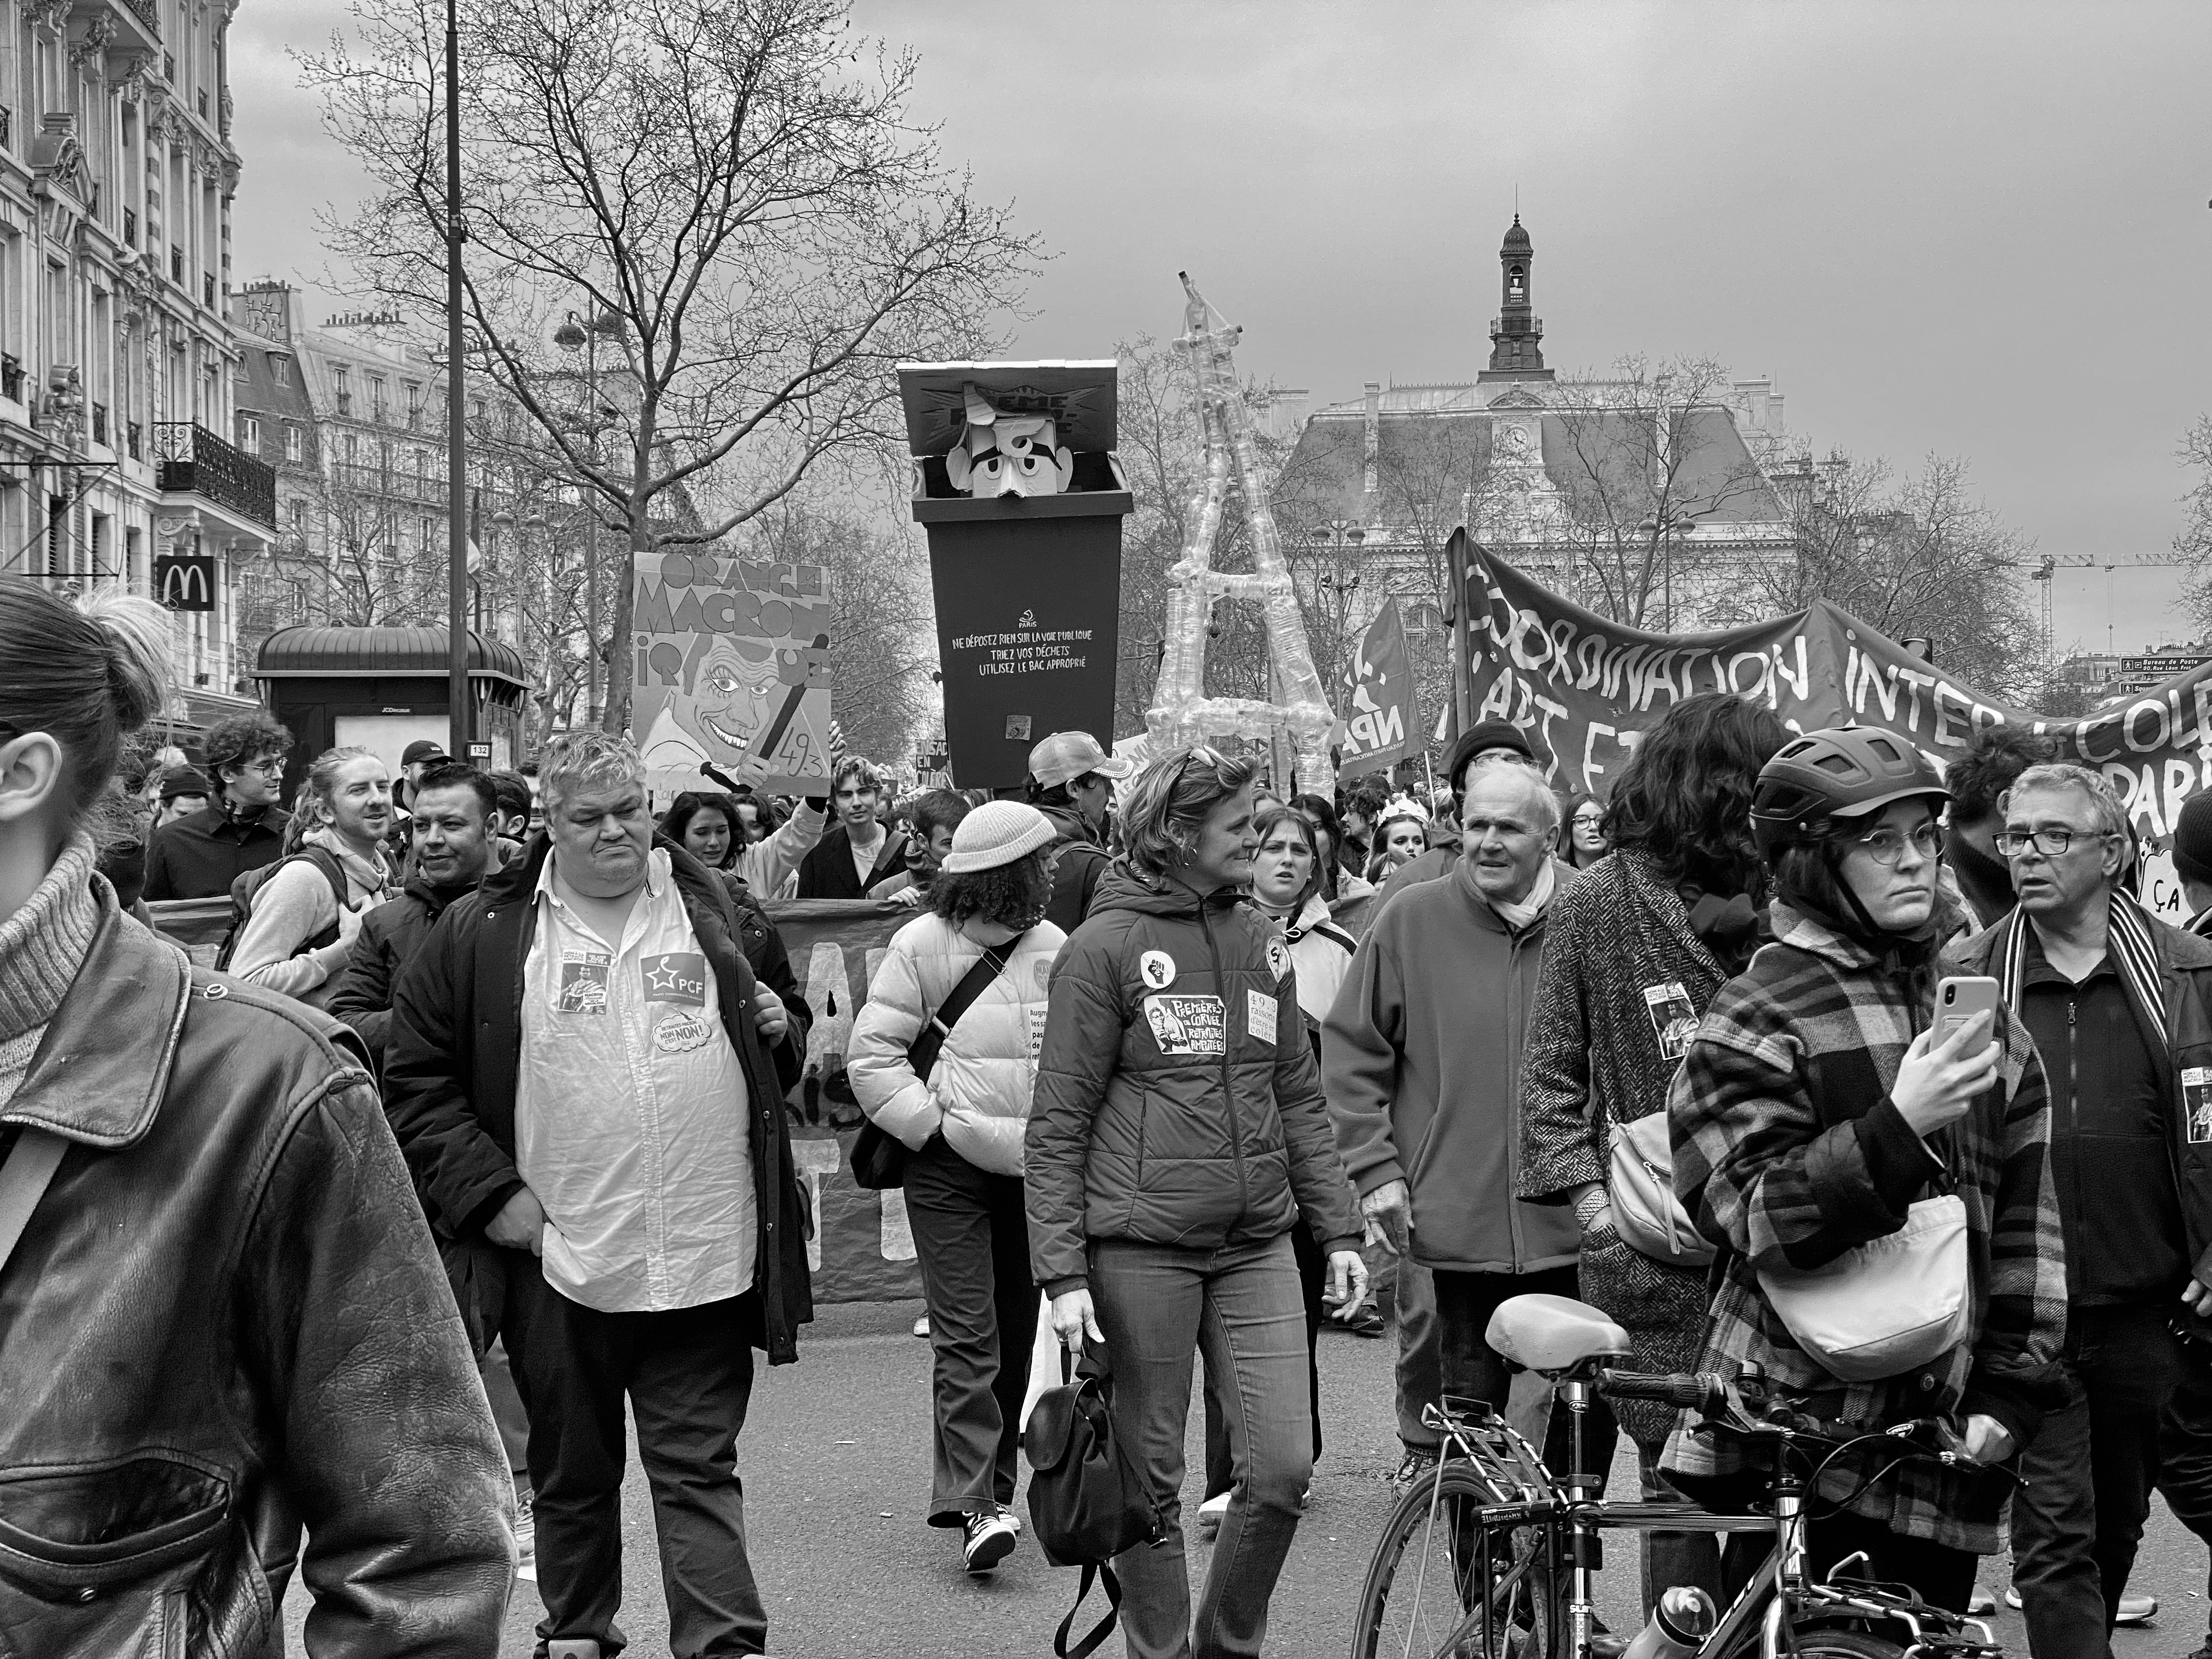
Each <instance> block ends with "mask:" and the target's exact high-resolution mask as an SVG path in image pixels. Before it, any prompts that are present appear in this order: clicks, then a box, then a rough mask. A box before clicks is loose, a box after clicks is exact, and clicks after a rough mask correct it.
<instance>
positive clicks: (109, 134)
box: [0, 0, 275, 726]
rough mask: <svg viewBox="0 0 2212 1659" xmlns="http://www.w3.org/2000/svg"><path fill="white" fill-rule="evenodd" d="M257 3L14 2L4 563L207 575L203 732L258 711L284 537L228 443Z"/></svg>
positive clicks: (33, 571)
mask: <svg viewBox="0 0 2212 1659" xmlns="http://www.w3.org/2000/svg"><path fill="white" fill-rule="evenodd" d="M234 9H235V0H0V99H4V100H5V101H4V102H0V571H4V572H7V573H9V574H18V575H26V576H29V577H32V578H33V579H35V580H42V581H45V582H47V583H49V584H51V585H53V586H58V587H63V588H69V589H74V590H77V591H82V590H85V589H89V588H96V587H100V586H107V585H111V584H122V585H126V586H131V587H133V588H136V589H138V590H141V591H155V590H156V589H157V587H158V586H159V585H160V579H161V578H162V577H165V576H170V575H172V573H171V572H170V571H169V570H168V569H167V566H168V564H169V562H171V561H173V560H177V559H181V560H183V561H185V564H184V565H183V566H181V567H179V570H178V572H176V573H174V574H173V582H174V585H173V586H172V587H171V588H170V590H169V592H170V596H171V597H172V598H173V599H179V600H180V601H182V602H184V603H185V604H187V605H191V606H193V607H195V608H192V609H180V610H179V611H178V612H177V616H176V622H175V634H176V661H177V665H178V668H179V680H180V682H181V685H180V690H179V696H178V702H177V703H176V704H175V705H174V706H173V708H172V709H171V711H170V713H171V715H172V717H173V718H174V719H176V720H180V721H182V722H184V723H185V724H186V725H188V726H189V725H200V724H204V723H205V722H207V721H209V720H216V719H219V718H221V717H222V715H223V714H228V713H230V712H233V711H234V710H235V709H238V708H244V707H246V706H247V705H248V704H249V703H250V702H252V682H251V680H250V679H249V678H248V675H249V674H250V671H251V667H252V665H251V663H250V661H249V660H247V659H245V658H244V657H242V656H241V654H240V649H239V642H238V635H237V621H238V605H237V592H238V588H237V584H238V578H239V574H240V572H241V571H242V570H245V569H248V568H252V565H253V563H254V562H256V561H257V560H258V559H259V558H260V557H261V556H262V555H263V554H264V553H265V551H266V550H267V549H268V547H269V545H270V539H271V537H272V535H273V532H274V529H275V523H274V520H275V508H274V477H273V475H272V474H271V473H270V470H269V469H268V468H267V467H265V466H264V465H261V464H260V463H259V462H258V461H257V460H255V459H253V458H252V457H251V456H248V455H246V454H244V453H241V452H240V450H239V449H238V447H236V446H235V445H234V444H233V443H232V442H231V441H230V440H229V437H228V434H229V432H230V430H231V415H232V381H233V376H234V372H235V370H236V368H237V366H238V362H239V356H238V345H237V340H236V337H235V335H234V331H232V329H231V327H230V325H229V323H228V319H227V318H226V316H225V307H226V305H227V302H228V289H229V283H230V207H231V198H232V196H233V194H234V191H236V189H237V187H238V179H239V161H238V153H237V151H236V150H235V149H233V148H232V145H231V142H230V125H231V100H230V92H229V88H228V83H227V80H226V67H225V35H226V33H227V31H228V27H229V24H230V20H231V16H232V14H233V12H234ZM202 605H204V606H205V607H207V608H204V609H203V608H197V607H199V606H202Z"/></svg>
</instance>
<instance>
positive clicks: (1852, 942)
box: [1661, 727, 2066, 1612]
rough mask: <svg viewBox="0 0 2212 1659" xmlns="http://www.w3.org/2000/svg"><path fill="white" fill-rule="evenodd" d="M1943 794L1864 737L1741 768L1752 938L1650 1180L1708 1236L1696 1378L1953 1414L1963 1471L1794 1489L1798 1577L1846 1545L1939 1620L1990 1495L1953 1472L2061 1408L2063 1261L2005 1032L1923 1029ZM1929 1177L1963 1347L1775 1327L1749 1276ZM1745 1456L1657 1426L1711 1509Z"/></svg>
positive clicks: (1834, 1236)
mask: <svg viewBox="0 0 2212 1659" xmlns="http://www.w3.org/2000/svg"><path fill="white" fill-rule="evenodd" d="M1948 799H1950V798H1949V796H1948V794H1947V793H1945V791H1944V788H1943V785H1942V780H1941V779H1940V778H1939V777H1938V776H1937V775H1936V770H1935V769H1934V767H1932V766H1931V765H1930V764H1929V763H1928V761H1927V760H1926V759H1925V758H1924V757H1923V756H1922V755H1921V754H1920V752H1919V751H1918V750H1917V749H1915V748H1913V747H1912V746H1911V744H1910V743H1909V742H1908V741H1906V740H1905V739H1904V738H1899V737H1896V736H1894V735H1893V734H1891V733H1889V732H1883V731H1881V730H1879V729H1875V728H1869V727H1851V728H1848V729H1843V730H1836V731H1827V732H1813V733H1811V734H1809V735H1808V736H1806V737H1803V738H1799V739H1797V740H1796V741H1795V742H1793V743H1791V744H1788V745H1787V746H1786V747H1784V749H1783V750H1781V751H1780V752H1779V753H1778V754H1777V755H1776V756H1775V757H1774V758H1773V759H1772V760H1771V761H1769V762H1768V763H1766V765H1765V768H1763V769H1761V771H1760V774H1759V788H1758V791H1757V793H1755V795H1754V796H1753V803H1752V814H1751V816H1752V825H1753V831H1754V833H1755V834H1756V835H1757V836H1758V838H1759V848H1760V850H1761V851H1762V852H1763V853H1764V854H1765V856H1766V860H1767V862H1768V865H1769V867H1770V868H1771V871H1772V873H1773V879H1774V887H1775V892H1776V896H1775V899H1774V901H1773V904H1772V907H1771V915H1772V922H1773V928H1774V936H1775V942H1774V944H1773V945H1771V946H1769V947H1768V948H1766V949H1765V950H1763V951H1760V952H1759V954H1758V955H1757V956H1755V957H1753V959H1752V962H1751V965H1750V967H1749V968H1748V969H1746V970H1745V971H1744V972H1743V973H1741V974H1740V975H1737V976H1736V977H1735V979H1732V980H1730V981H1729V982H1728V983H1727V984H1726V985H1724V986H1723V987H1721V990H1720V993H1719V994H1718V995H1717V996H1716V997H1715V998H1714V1000H1713V1003H1712V1006H1711V1008H1710V1009H1709V1010H1708V1011H1707V1012H1706V1014H1705V1020H1704V1023H1703V1024H1701V1025H1700V1026H1699V1029H1698V1032H1697V1035H1696V1036H1695V1037H1694V1038H1693V1039H1692V1041H1691V1042H1690V1045H1689V1052H1688V1054H1687V1056H1686V1059H1685V1060H1684V1062H1683V1066H1682V1070H1681V1072H1680V1073H1679V1074H1678V1076H1677V1077H1676V1079H1675V1082H1674V1090H1673V1092H1672V1094H1671V1096H1670V1097H1669V1100H1668V1113H1669V1117H1670V1123H1669V1127H1670V1131H1671V1139H1672V1141H1673V1147H1674V1190H1675V1192H1676V1194H1679V1195H1680V1197H1681V1199H1682V1200H1683V1202H1684V1203H1685V1205H1686V1206H1688V1208H1689V1210H1690V1212H1691V1214H1692V1217H1693V1218H1694V1219H1695V1221H1696V1223H1697V1225H1698V1228H1699V1231H1701V1232H1702V1233H1704V1234H1705V1237H1708V1238H1710V1239H1711V1240H1713V1241H1714V1242H1715V1243H1717V1244H1719V1245H1721V1246H1722V1258H1721V1260H1722V1268H1721V1272H1722V1278H1721V1281H1720V1285H1719V1289H1718V1290H1717V1291H1716V1293H1715V1295H1714V1297H1713V1302H1712V1307H1711V1313H1710V1314H1709V1316H1708V1319H1707V1324H1706V1328H1705V1343H1704V1347H1703V1351H1702V1352H1701V1353H1700V1354H1699V1370H1723V1371H1726V1370H1731V1369H1733V1367H1735V1365H1737V1364H1742V1363H1745V1362H1752V1363H1755V1364H1759V1365H1761V1366H1763V1367H1765V1373H1766V1376H1767V1377H1768V1378H1769V1379H1770V1381H1771V1382H1773V1383H1778V1384H1779V1385H1780V1386H1782V1387H1783V1388H1784V1389H1790V1390H1792V1391H1794V1392H1796V1393H1797V1394H1799V1395H1802V1409H1803V1410H1805V1411H1808V1412H1810V1413H1813V1414H1814V1415H1816V1416H1819V1417H1823V1418H1841V1419H1853V1420H1856V1421H1861V1422H1867V1423H1872V1424H1881V1425H1891V1424H1896V1423H1900V1422H1903V1421H1905V1420H1907V1419H1913V1418H1920V1417H1929V1416H1938V1415H1942V1416H1949V1417H1952V1418H1954V1419H1956V1420H1958V1421H1959V1422H1960V1425H1962V1433H1963V1450H1964V1451H1965V1453H1966V1455H1967V1457H1968V1458H1970V1459H1971V1460H1972V1462H1966V1463H1961V1464H1958V1465H1953V1466H1944V1465H1938V1464H1935V1463H1932V1462H1927V1461H1925V1460H1915V1461H1911V1462H1902V1463H1899V1464H1896V1465H1893V1466H1892V1467H1891V1468H1889V1469H1887V1471H1881V1469H1880V1468H1879V1466H1876V1467H1875V1468H1871V1469H1870V1468H1865V1467H1860V1466H1859V1464H1858V1463H1856V1462H1853V1461H1852V1460H1842V1461H1841V1462H1838V1464H1837V1466H1836V1467H1834V1468H1829V1469H1827V1470H1826V1472H1825V1473H1824V1474H1822V1475H1821V1477H1820V1480H1819V1481H1818V1483H1817V1485H1816V1486H1815V1487H1814V1494H1813V1496H1814V1500H1815V1501H1814V1502H1813V1503H1811V1504H1808V1516H1809V1518H1808V1522H1807V1524H1806V1541H1807V1545H1808V1549H1809V1552H1810V1560H1809V1562H1808V1565H1809V1566H1810V1568H1811V1569H1812V1570H1813V1571H1814V1575H1815V1576H1816V1577H1818V1576H1821V1575H1822V1574H1824V1573H1825V1572H1826V1570H1827V1569H1829V1568H1831V1567H1832V1566H1834V1565H1836V1564H1837V1563H1838V1561H1839V1560H1841V1559H1843V1558H1844V1557H1845V1556H1847V1555H1850V1554H1851V1553H1853V1552H1855V1551H1862V1550H1863V1551H1864V1552H1865V1553H1867V1556H1868V1559H1869V1565H1868V1569H1867V1570H1868V1572H1869V1576H1870V1577H1875V1578H1878V1579H1887V1580H1890V1581H1893V1582H1901V1583H1907V1584H1910V1585H1911V1586H1912V1587H1913V1588H1914V1589H1916V1590H1917V1591H1918V1592H1919V1593H1920V1594H1921V1595H1923V1597H1925V1598H1926V1599H1927V1600H1928V1601H1931V1602H1934V1603H1936V1605H1938V1606H1942V1607H1950V1608H1953V1609H1954V1610H1956V1611H1959V1612H1964V1611H1965V1610H1966V1602H1967V1600H1968V1598H1969V1597H1970V1596H1971V1595H1972V1591H1973V1584H1974V1569H1975V1565H1976V1558H1977V1557H1978V1556H1982V1555H1986V1554H1989V1553H1992V1552H1993V1551H1995V1550H1996V1547H1997V1545H1998V1537H1997V1529H1996V1520H1997V1510H1998V1507H1999V1505H2000V1504H2002V1502H2003V1500H2004V1498H2005V1496H2006V1494H2007V1492H2008V1490H2009V1487H2008V1483H2007V1482H2006V1480H2005V1479H2004V1477H2003V1476H2002V1475H2001V1474H1996V1473H1994V1472H1992V1471H1990V1470H1987V1469H1984V1468H1976V1467H1974V1464H1975V1463H1983V1464H1986V1463H1992V1462H2002V1461H2003V1460H2005V1459H2007V1458H2009V1457H2011V1456H2012V1455H2014V1454H2015V1452H2016V1451H2017V1450H2018V1449H2019V1448H2020V1447H2021V1446H2022V1445H2024V1444H2025V1443H2027V1441H2028V1439H2029V1438H2030V1437H2033V1435H2034V1433H2035V1431H2036V1430H2037V1428H2038V1427H2039V1425H2040V1424H2041V1422H2042V1419H2043V1413H2044V1412H2045V1410H2046V1409H2048V1408H2050V1407H2053V1406H2055V1405H2057V1404H2060V1403H2062V1402H2063V1400H2064V1398H2065V1383H2064V1380H2063V1375H2062V1374H2061V1372H2060V1370H2059V1369H2058V1366H2057V1356H2058V1350H2059V1345H2060V1342H2061V1340H2063V1337H2064V1335H2065V1327H2066V1283H2065V1279H2066V1273H2065V1258H2064V1250H2063V1243H2062V1242H2061V1238H2060V1234H2059V1221H2058V1211H2057V1200H2056V1194H2055V1190H2054V1188H2053V1186H2052V1182H2051V1166H2050V1160H2049V1157H2048V1141H2049V1136H2050V1112H2049V1107H2048V1103H2047V1099H2046V1096H2045V1089H2044V1081H2043V1068H2042V1066H2041V1063H2040V1062H2039V1060H2038V1059H2037V1057H2036V1053H2035V1048H2034V1045H2033V1042H2030V1041H2029V1038H2028V1036H2027V1030H2026V1028H2025V1027H2024V1026H2023V1025H2022V1024H2021V1023H2020V1022H2019V1021H2018V1020H2017V1019H2015V1018H2012V1016H2011V1015H2010V1014H2009V1012H2006V1011H2004V1010H1999V1011H1998V1012H1996V1014H1995V1016H1994V1017H1986V1016H1983V1015H1976V1016H1975V1017H1974V1018H1972V1019H1970V1020H1968V1021H1966V1023H1965V1024H1962V1025H1960V1027H1959V1029H1958V1030H1955V1031H1954V1033H1953V1034H1952V1035H1951V1036H1948V1037H1947V1038H1939V1036H1938V1034H1937V1033H1936V1031H1934V1030H1931V1026H1932V1024H1933V1016H1934V1013H1935V1005H1936V983H1937V980H1938V978H1939V975H1940V972H1941V969H1940V967H1939V964H1938V962H1937V954H1936V953H1937V951H1938V949H1939V947H1940V945H1941V942H1942V940H1943V939H1945V938H1947V937H1948V934H1949V932H1950V929H1951V925H1952V923H1953V921H1954V916H1953V915H1951V913H1950V912H1949V910H1948V907H1946V906H1944V905H1943V904H1942V902H1940V899H1939V896H1938V890H1937V886H1936V872H1937V869H1938V855H1939V854H1941V853H1942V850H1943V828H1942V824H1941V823H1939V822H1938V814H1939V813H1940V812H1941V811H1942V808H1943V806H1944V805H1945V804H1946V803H1947V802H1948ZM1944 1191H1951V1192H1955V1193H1956V1194H1957V1195H1958V1197H1959V1198H1960V1200H1961V1202H1962V1204H1963V1206H1964V1210H1965V1216H1966V1233H1967V1253H1968V1255H1969V1258H1970V1261H1971V1267H1970V1278H1969V1290H1968V1294H1969V1295H1970V1296H1971V1297H1972V1310H1971V1318H1970V1322H1969V1324H1968V1328H1967V1334H1966V1340H1964V1341H1962V1342H1960V1344H1959V1346H1956V1347H1955V1348H1954V1349H1953V1350H1951V1351H1950V1352H1948V1353H1945V1354H1942V1355H1941V1356H1938V1357H1937V1358H1934V1359H1932V1360H1930V1361H1929V1362H1928V1363H1926V1364H1922V1365H1918V1366H1916V1367H1914V1368H1913V1369H1911V1370H1908V1371H1906V1372H1905V1373H1904V1374H1902V1375H1899V1376H1886V1377H1881V1378H1878V1379H1875V1380H1873V1381H1859V1382H1850V1383H1846V1382H1845V1381H1844V1380H1843V1379H1842V1378H1840V1377H1838V1376H1836V1375H1835V1374H1834V1373H1833V1372H1832V1371H1830V1370H1827V1369H1826V1367H1825V1366H1824V1365H1823V1364H1821V1363H1820V1360H1819V1359H1817V1358H1814V1356H1813V1355H1812V1354H1810V1353H1808V1352H1807V1351H1806V1350H1805V1349H1804V1348H1803V1347H1802V1346H1800V1345H1799V1343H1798V1342H1797V1341H1796V1340H1795V1339H1794V1338H1793V1337H1792V1336H1791V1334H1790V1330H1789V1328H1787V1327H1786V1326H1785V1325H1784V1322H1783V1320H1782V1317H1781V1316H1780V1314H1779V1313H1778V1311H1777V1310H1776V1308H1775V1305H1774V1304H1773V1303H1772V1301H1771V1300H1770V1298H1769V1297H1768V1294H1767V1291H1766V1289H1765V1284H1764V1282H1763V1279H1762V1274H1764V1273H1769V1272H1772V1271H1775V1270H1780V1269H1796V1270H1799V1271H1802V1270H1806V1269H1811V1268H1817V1267H1825V1266H1827V1265H1828V1264H1830V1263H1832V1262H1834V1261H1837V1260H1838V1258H1839V1257H1841V1256H1842V1255H1844V1252H1846V1251H1848V1250H1850V1249H1853V1248H1855V1247H1857V1246H1858V1245H1861V1244H1864V1243H1869V1241H1871V1240H1874V1239H1877V1238H1881V1237H1887V1236H1889V1235H1892V1234H1894V1233H1896V1232H1898V1231H1899V1230H1900V1229H1902V1228H1903V1226H1904V1225H1905V1220H1906V1215H1907V1212H1908V1210H1909V1209H1910V1207H1911V1205H1912V1204H1913V1203H1914V1201H1915V1200H1917V1199H1920V1198H1922V1197H1923V1195H1927V1194H1935V1193H1941V1192H1944ZM1744 1456H1745V1454H1744V1453H1743V1451H1742V1450H1741V1448H1740V1447H1739V1446H1737V1445H1735V1444H1732V1443H1726V1442H1723V1441H1720V1440H1717V1438H1714V1437H1709V1436H1705V1435H1702V1434H1700V1433H1699V1432H1698V1431H1695V1430H1694V1429H1692V1428H1689V1427H1686V1426H1678V1427H1677V1428H1676V1429H1675V1431H1674V1435H1673V1437H1671V1438H1670V1439H1669V1440H1668V1443H1667V1449H1666V1452H1665V1454H1664V1455H1663V1457H1662V1460H1661V1462H1662V1468H1664V1469H1665V1470H1666V1471H1667V1472H1668V1474H1670V1475H1672V1476H1673V1477H1674V1479H1675V1480H1676V1482H1677V1483H1678V1484H1680V1485H1682V1486H1686V1487H1687V1488H1688V1489H1690V1490H1691V1491H1692V1492H1693V1494H1695V1495H1698V1496H1700V1497H1707V1498H1720V1499H1721V1500H1722V1501H1727V1500H1728V1498H1730V1497H1733V1496H1735V1495H1736V1494H1735V1493H1734V1492H1731V1491H1730V1490H1729V1488H1730V1487H1731V1486H1734V1485H1735V1482H1734V1481H1733V1480H1731V1477H1734V1476H1736V1475H1737V1474H1739V1473H1740V1472H1741V1470H1742V1468H1743V1459H1744ZM1846 1465H1849V1467H1846Z"/></svg>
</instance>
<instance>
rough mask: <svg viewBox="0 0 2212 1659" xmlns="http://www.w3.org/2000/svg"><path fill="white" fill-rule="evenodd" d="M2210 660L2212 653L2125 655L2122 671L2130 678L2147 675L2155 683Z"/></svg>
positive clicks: (2121, 663)
mask: <svg viewBox="0 0 2212 1659" xmlns="http://www.w3.org/2000/svg"><path fill="white" fill-rule="evenodd" d="M2208 662H2212V653H2207V652H2197V651H2172V652H2167V653H2164V654H2163V655H2160V656H2156V657H2123V658H2121V659H2120V672H2121V673H2122V674H2123V675H2125V676H2129V677H2130V678H2135V677H2141V676H2145V675H2147V676H2148V677H2149V680H2150V682H2152V683H2155V682H2157V681H2159V680H2164V679H2171V678H2172V677H2173V676H2174V675H2176V674H2185V673H2187V672H2188V671H2190V670H2191V669H2192V668H2202V667H2203V666H2204V665H2205V664H2206V663H2208Z"/></svg>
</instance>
